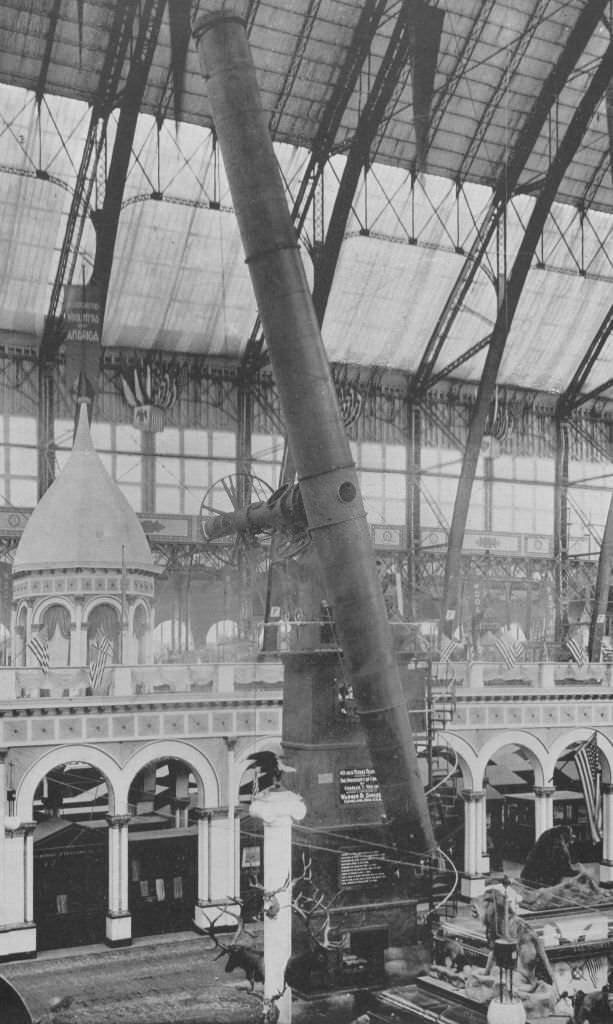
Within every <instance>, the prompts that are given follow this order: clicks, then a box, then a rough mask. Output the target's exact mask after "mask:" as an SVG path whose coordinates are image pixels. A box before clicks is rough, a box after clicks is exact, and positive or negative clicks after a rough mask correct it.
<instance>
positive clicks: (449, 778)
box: [426, 662, 464, 918]
mask: <svg viewBox="0 0 613 1024" xmlns="http://www.w3.org/2000/svg"><path fill="white" fill-rule="evenodd" d="M454 684H455V680H454V678H453V675H452V669H451V667H450V666H449V665H448V664H442V665H441V664H440V663H437V662H435V663H434V664H433V665H432V674H431V677H430V685H429V687H428V694H427V710H426V721H427V730H426V756H427V758H428V782H429V784H428V791H427V796H428V809H429V811H430V817H431V819H432V825H433V828H434V834H435V836H436V839H437V842H438V844H439V850H440V851H441V853H440V854H439V856H438V864H437V865H436V866H434V867H433V868H432V869H431V871H430V878H429V889H430V891H429V903H430V913H431V914H432V913H436V914H438V916H439V917H445V918H453V917H455V916H456V914H457V898H456V891H457V887H456V891H454V892H453V894H452V895H451V896H450V895H449V894H450V893H451V891H452V889H453V888H454V885H455V882H456V878H457V875H456V871H455V870H454V866H455V868H456V869H457V868H458V867H459V866H460V865H458V858H460V859H461V858H462V857H463V848H464V807H463V802H462V798H461V796H460V793H459V791H458V779H459V778H460V774H459V772H458V770H457V763H456V758H455V754H454V753H453V751H452V750H451V748H450V747H447V746H446V745H445V744H444V743H442V742H439V737H440V735H441V733H443V732H444V731H445V729H447V728H448V726H449V723H450V722H451V720H452V719H453V715H454V712H455V703H456V701H455V685H454Z"/></svg>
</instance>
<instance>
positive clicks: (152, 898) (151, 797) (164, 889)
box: [128, 758, 199, 937]
mask: <svg viewBox="0 0 613 1024" xmlns="http://www.w3.org/2000/svg"><path fill="white" fill-rule="evenodd" d="M198 803H199V797H198V784H197V781H196V779H195V776H194V773H193V772H192V769H191V767H190V766H189V765H188V764H187V763H186V762H185V761H182V760H180V759H179V758H167V759H160V760H156V761H151V762H150V763H149V764H147V765H145V767H144V768H141V770H140V771H139V772H138V774H137V775H136V776H135V778H134V779H133V781H132V783H131V785H130V789H129V793H128V808H129V811H130V814H131V820H130V825H129V830H128V858H129V864H128V871H129V891H128V901H129V909H130V913H131V914H132V935H133V936H135V937H136V936H142V935H156V934H160V933H162V932H172V931H182V930H185V929H188V928H190V927H191V923H192V919H193V914H194V904H195V902H196V875H197V860H198V837H197V830H196V822H195V818H194V816H193V814H192V813H191V812H192V809H193V808H194V807H196V806H197V805H198Z"/></svg>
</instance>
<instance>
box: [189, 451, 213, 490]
mask: <svg viewBox="0 0 613 1024" xmlns="http://www.w3.org/2000/svg"><path fill="white" fill-rule="evenodd" d="M208 468H209V465H208V463H207V462H205V461H204V460H203V459H185V461H184V463H183V479H184V480H185V483H186V484H187V486H188V487H200V488H202V490H203V491H204V490H205V488H206V487H208V479H209V475H208Z"/></svg>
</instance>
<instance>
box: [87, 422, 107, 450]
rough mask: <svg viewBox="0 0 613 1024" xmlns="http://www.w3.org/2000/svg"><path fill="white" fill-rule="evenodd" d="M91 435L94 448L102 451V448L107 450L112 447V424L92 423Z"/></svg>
mask: <svg viewBox="0 0 613 1024" xmlns="http://www.w3.org/2000/svg"><path fill="white" fill-rule="evenodd" d="M90 433H91V436H92V441H93V444H94V448H96V449H97V450H98V451H100V450H101V449H102V448H106V449H107V450H109V449H110V447H111V424H110V423H95V422H94V423H92V425H91V429H90Z"/></svg>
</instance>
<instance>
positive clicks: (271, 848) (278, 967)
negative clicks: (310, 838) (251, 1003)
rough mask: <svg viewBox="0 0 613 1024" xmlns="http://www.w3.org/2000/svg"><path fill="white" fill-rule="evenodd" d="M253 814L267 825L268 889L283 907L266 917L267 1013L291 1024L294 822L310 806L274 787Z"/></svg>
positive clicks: (252, 807) (255, 802)
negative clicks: (288, 984)
mask: <svg viewBox="0 0 613 1024" xmlns="http://www.w3.org/2000/svg"><path fill="white" fill-rule="evenodd" d="M249 813H250V814H251V815H252V816H253V817H254V818H261V819H262V821H263V822H264V889H265V890H266V892H275V893H276V895H277V899H278V901H279V907H280V909H279V913H278V914H277V915H276V916H275V917H269V916H268V915H266V914H265V915H264V974H265V981H264V1011H266V1010H267V1008H270V1007H272V1006H273V1005H274V1006H276V1008H277V1009H278V1011H279V1016H278V1022H279V1024H290V1021H291V1019H292V994H291V989H289V988H286V989H285V991H283V990H284V988H285V967H286V964H287V961H288V960H289V958H290V956H291V954H292V886H291V874H292V822H294V821H302V819H303V818H304V816H305V814H306V806H305V803H304V800H303V799H302V797H301V796H299V795H298V794H297V793H292V792H290V791H289V790H287V789H274V788H273V789H266V790H264V792H263V793H260V794H258V796H256V797H255V799H254V800H252V802H251V805H250V807H249ZM286 881H287V885H286V884H285V883H286ZM281 992H283V995H281V996H280V993H281ZM277 997H279V998H277Z"/></svg>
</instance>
